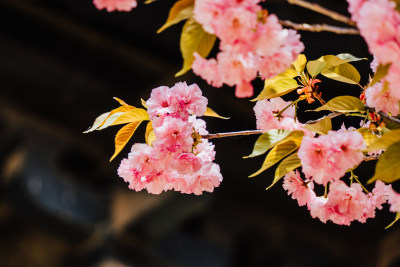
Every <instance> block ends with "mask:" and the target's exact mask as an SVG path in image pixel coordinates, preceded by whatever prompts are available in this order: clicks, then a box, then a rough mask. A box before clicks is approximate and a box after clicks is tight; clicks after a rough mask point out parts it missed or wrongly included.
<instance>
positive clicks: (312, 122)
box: [305, 112, 343, 124]
mask: <svg viewBox="0 0 400 267" xmlns="http://www.w3.org/2000/svg"><path fill="white" fill-rule="evenodd" d="M340 115H343V113H336V112H333V113H329V114H328V115H326V116H323V117H321V118H319V119H316V120H311V121H307V122H306V123H305V124H315V123H317V122H320V121H322V120H323V119H325V118H335V117H337V116H340Z"/></svg>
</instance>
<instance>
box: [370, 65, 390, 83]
mask: <svg viewBox="0 0 400 267" xmlns="http://www.w3.org/2000/svg"><path fill="white" fill-rule="evenodd" d="M391 64H392V63H388V64H385V65H379V66H378V68H377V69H376V72H375V75H374V78H373V79H372V81H371V83H370V84H369V86H372V85H374V84H376V83H377V82H380V81H381V80H382V79H383V78H385V76H386V74H387V73H388V71H389V68H390V66H391Z"/></svg>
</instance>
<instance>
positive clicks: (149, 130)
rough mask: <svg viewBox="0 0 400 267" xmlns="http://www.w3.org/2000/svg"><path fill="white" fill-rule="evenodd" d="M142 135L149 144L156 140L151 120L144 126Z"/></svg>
mask: <svg viewBox="0 0 400 267" xmlns="http://www.w3.org/2000/svg"><path fill="white" fill-rule="evenodd" d="M144 137H145V139H146V144H148V145H149V146H151V144H152V143H153V142H154V141H155V140H156V135H155V134H154V131H153V122H151V121H150V122H149V123H148V124H147V126H146V133H145V134H144Z"/></svg>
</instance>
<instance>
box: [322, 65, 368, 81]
mask: <svg viewBox="0 0 400 267" xmlns="http://www.w3.org/2000/svg"><path fill="white" fill-rule="evenodd" d="M321 74H322V75H324V76H325V77H328V78H330V79H333V80H336V81H340V82H344V83H349V84H358V83H359V82H360V78H361V76H360V73H358V71H357V69H356V68H355V67H353V66H352V65H350V64H349V63H344V64H340V65H336V66H334V67H331V68H329V69H325V70H323V71H322V72H321Z"/></svg>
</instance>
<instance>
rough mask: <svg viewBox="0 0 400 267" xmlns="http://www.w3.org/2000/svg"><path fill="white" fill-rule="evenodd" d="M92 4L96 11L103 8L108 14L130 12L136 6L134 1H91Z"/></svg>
mask: <svg viewBox="0 0 400 267" xmlns="http://www.w3.org/2000/svg"><path fill="white" fill-rule="evenodd" d="M93 4H94V5H95V6H96V8H97V9H99V10H102V9H103V8H105V9H107V11H108V12H112V11H115V10H117V11H131V10H132V9H133V8H135V7H136V6H137V2H136V0H93Z"/></svg>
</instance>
